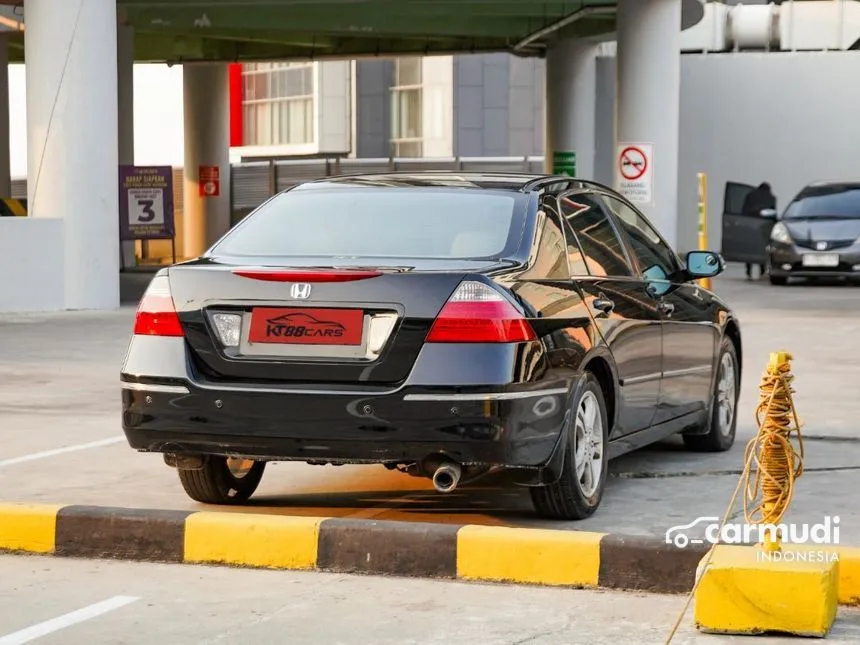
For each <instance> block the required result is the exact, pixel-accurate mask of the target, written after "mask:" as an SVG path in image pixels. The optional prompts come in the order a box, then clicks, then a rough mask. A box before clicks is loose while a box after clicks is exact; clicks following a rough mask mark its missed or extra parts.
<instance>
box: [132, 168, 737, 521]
mask: <svg viewBox="0 0 860 645" xmlns="http://www.w3.org/2000/svg"><path fill="white" fill-rule="evenodd" d="M723 268H724V263H723V261H722V258H721V256H719V255H717V254H714V253H710V252H704V251H696V252H692V253H689V254H687V255H686V257H685V258H684V260H683V261H682V259H681V258H680V257H679V256H678V255H676V253H675V252H674V251H673V250H672V249H671V248H670V247H669V246H668V245H667V244H666V242H665V241H664V240H663V238H662V237H661V236H660V234H659V233H658V232H657V231H656V230H655V228H654V227H653V226H652V225H651V224H650V223H649V222H648V220H647V219H646V217H644V216H643V215H642V213H640V212H639V211H638V210H637V209H636V208H635V207H634V206H633V205H632V204H630V203H629V202H628V201H626V200H625V199H624V198H623V197H622V196H620V195H619V194H617V193H615V192H613V191H612V190H610V189H608V188H606V187H604V186H602V185H599V184H596V183H592V182H587V181H582V180H576V179H570V178H561V177H547V176H533V175H529V176H519V175H505V174H450V173H425V174H420V173H419V174H399V173H394V174H387V175H362V176H349V177H338V178H328V179H323V180H319V181H312V182H308V183H305V184H302V185H299V186H297V187H295V188H293V189H291V190H288V191H285V192H282V193H280V194H278V195H277V196H275V197H273V198H272V199H270V200H268V201H267V202H265V203H264V204H263V205H261V206H260V207H259V208H258V209H256V210H255V211H254V212H252V213H251V214H250V215H249V216H248V217H246V218H245V219H244V220H243V221H242V222H241V223H240V224H238V225H237V226H236V227H234V228H233V229H232V230H231V231H229V232H228V233H227V234H226V235H225V236H224V237H223V238H222V239H221V240H219V241H218V242H217V243H216V244H215V245H214V246H213V247H212V248H211V249H210V250H208V251H207V252H206V253H205V254H203V255H202V256H201V257H199V258H197V259H194V260H191V261H187V262H183V263H180V264H177V265H175V266H171V267H169V268H166V269H163V270H161V271H159V272H158V273H157V274H156V275H155V277H154V278H153V280H152V282H151V284H150V285H149V288H148V290H147V291H146V293H145V295H144V296H143V298H142V300H141V302H140V305H139V308H138V313H137V317H136V320H135V323H134V334H133V337H132V339H131V343H130V346H129V348H128V353H127V356H126V358H125V362H124V365H123V367H122V372H121V381H122V383H121V385H122V409H123V412H122V416H123V428H124V431H125V434H126V437H127V439H128V442H129V444H130V445H131V447H132V448H135V449H137V450H139V451H145V452H158V453H163V454H164V459H165V462H166V463H167V464H168V465H170V466H172V467H174V468H176V469H177V471H178V474H179V479H180V481H181V483H182V485H183V487H184V489H185V491H186V493H187V494H188V495H189V496H190V497H191V498H192V499H194V500H196V501H199V502H203V503H209V504H239V503H243V502H245V501H246V500H248V499H249V497H250V496H251V495H252V494H253V493H254V491H255V489H256V488H257V486H258V484H259V482H260V479H261V477H262V475H263V471H264V469H265V467H266V464H267V463H269V462H272V461H301V462H308V463H311V464H322V465H325V464H334V465H340V464H379V465H382V466H384V467H386V468H388V469H390V470H398V471H401V472H403V473H407V474H410V475H413V476H418V477H426V478H428V479H430V480H432V482H433V485H434V486H435V489H436V490H437V491H439V492H440V493H447V492H450V491H452V490H455V489H456V488H457V487H458V486H459V485H460V484H463V483H466V482H470V481H474V480H476V479H477V478H479V477H481V476H483V475H485V474H487V473H489V472H492V471H500V470H504V471H506V472H507V477H506V478H504V479H505V480H506V481H508V482H510V485H513V486H515V485H520V486H526V487H528V488H529V489H530V491H531V495H532V499H533V502H534V506H535V509H536V511H537V513H538V514H539V515H541V516H544V517H547V518H554V519H565V520H576V519H582V518H585V517H588V516H589V515H591V514H592V513H594V511H595V510H596V509H597V508H598V505H599V504H600V501H601V498H602V496H603V490H604V486H605V483H606V477H607V461H608V460H609V459H612V458H615V457H618V456H619V455H622V454H624V453H627V452H630V451H632V450H635V449H637V448H639V447H641V446H644V445H646V444H650V443H653V442H655V441H658V440H660V439H662V438H664V437H668V436H670V435H675V434H681V435H683V439H684V442H685V443H686V445H687V446H689V448H690V449H692V450H697V451H712V452H716V451H724V450H727V449H729V448H730V447H731V446H732V444H733V442H734V438H735V425H736V407H737V400H738V385H739V383H740V376H741V365H742V352H741V335H740V328H739V325H738V321H737V318H736V317H735V315H734V314H733V313H732V311H730V310H729V308H728V307H727V306H726V304H725V303H723V302H722V301H721V300H720V299H719V298H718V297H717V296H716V295H714V293H712V292H711V291H709V290H707V289H704V288H703V287H702V286H700V284H699V282H697V280H698V279H700V278H706V277H708V278H709V277H713V276H716V275H717V274H719V273H720V272H721V271H722V270H723Z"/></svg>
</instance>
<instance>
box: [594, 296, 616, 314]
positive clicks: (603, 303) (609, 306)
mask: <svg viewBox="0 0 860 645" xmlns="http://www.w3.org/2000/svg"><path fill="white" fill-rule="evenodd" d="M591 305H592V306H593V307H594V308H595V309H597V310H598V311H600V312H602V313H604V314H609V313H611V312H612V310H613V309H615V303H614V302H612V301H611V300H610V299H609V298H607V297H606V296H599V297H597V298H595V299H594V300H592V302H591Z"/></svg>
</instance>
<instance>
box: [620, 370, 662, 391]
mask: <svg viewBox="0 0 860 645" xmlns="http://www.w3.org/2000/svg"><path fill="white" fill-rule="evenodd" d="M661 378H663V374H662V373H661V372H653V373H651V374H643V375H642V376H634V377H632V378H626V379H622V380H621V383H619V385H621V387H624V386H625V385H639V384H641V383H648V382H650V381H657V380H659V379H661Z"/></svg>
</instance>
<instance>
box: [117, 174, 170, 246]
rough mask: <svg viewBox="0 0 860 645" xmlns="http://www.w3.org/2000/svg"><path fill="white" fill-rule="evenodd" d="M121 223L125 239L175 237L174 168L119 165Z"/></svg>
mask: <svg viewBox="0 0 860 645" xmlns="http://www.w3.org/2000/svg"><path fill="white" fill-rule="evenodd" d="M119 190H120V195H119V222H120V236H121V238H122V239H123V240H166V239H170V238H172V237H173V235H174V221H173V168H171V167H170V166H151V167H146V166H120V172H119Z"/></svg>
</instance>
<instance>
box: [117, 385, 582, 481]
mask: <svg viewBox="0 0 860 645" xmlns="http://www.w3.org/2000/svg"><path fill="white" fill-rule="evenodd" d="M132 388H133V389H132ZM183 389H184V390H185V391H183ZM413 397H417V398H413ZM122 409H123V430H124V431H125V434H126V437H127V438H128V441H129V444H130V445H131V447H132V448H135V449H137V450H142V451H147V452H169V453H176V454H221V455H235V456H243V457H254V458H259V459H268V460H303V461H324V462H334V463H385V462H389V463H408V462H413V461H420V460H421V459H423V458H425V457H427V456H429V455H432V454H437V453H439V454H445V455H447V456H449V457H450V458H452V459H454V460H456V461H458V462H460V463H463V464H484V465H499V466H508V467H532V468H535V467H541V466H543V465H545V464H546V463H547V462H548V461H549V460H550V457H551V456H552V454H553V451H554V449H555V446H556V444H557V443H558V439H559V436H560V433H561V430H562V427H563V426H564V422H565V411H566V409H567V391H566V389H564V388H558V389H542V390H538V391H535V392H523V393H520V392H516V393H515V392H493V393H488V392H485V393H474V394H467V395H464V394H455V393H443V392H436V393H434V394H427V393H421V394H419V393H416V392H411V393H410V392H408V391H397V392H396V393H391V394H376V395H363V396H358V395H351V394H338V393H327V394H324V393H319V392H316V393H313V394H302V393H295V392H287V393H276V392H272V391H266V392H263V393H260V392H253V391H235V390H230V391H225V390H208V389H207V390H202V389H200V388H197V387H195V386H194V385H192V384H190V383H189V384H186V385H178V384H172V385H168V386H164V385H147V384H144V383H133V384H130V383H123V394H122Z"/></svg>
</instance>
